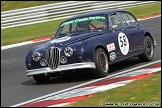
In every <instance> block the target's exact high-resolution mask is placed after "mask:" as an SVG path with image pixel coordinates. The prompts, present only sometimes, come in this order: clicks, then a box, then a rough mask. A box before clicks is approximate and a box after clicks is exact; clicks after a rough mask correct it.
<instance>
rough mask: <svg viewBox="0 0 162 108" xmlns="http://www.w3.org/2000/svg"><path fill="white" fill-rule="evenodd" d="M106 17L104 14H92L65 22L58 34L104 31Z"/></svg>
mask: <svg viewBox="0 0 162 108" xmlns="http://www.w3.org/2000/svg"><path fill="white" fill-rule="evenodd" d="M105 20H106V18H105V17H103V16H91V17H83V18H78V19H73V20H69V21H66V22H63V23H62V24H61V25H60V27H59V29H58V31H57V34H56V36H59V35H63V34H72V33H81V32H83V33H85V32H93V31H102V30H103V29H104V25H105Z"/></svg>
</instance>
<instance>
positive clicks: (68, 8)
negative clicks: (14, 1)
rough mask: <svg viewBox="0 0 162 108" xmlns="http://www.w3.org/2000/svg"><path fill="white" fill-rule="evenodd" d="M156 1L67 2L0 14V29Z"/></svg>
mask: <svg viewBox="0 0 162 108" xmlns="http://www.w3.org/2000/svg"><path fill="white" fill-rule="evenodd" d="M155 2H158V1H68V2H61V3H55V4H49V5H42V6H35V7H30V8H23V9H17V10H11V11H4V12H1V29H5V28H10V27H16V26H22V25H28V24H35V23H40V22H47V21H52V20H58V19H63V18H68V17H70V16H73V15H76V14H81V13H85V12H91V11H94V10H103V9H114V8H123V7H131V6H136V5H143V4H149V3H155Z"/></svg>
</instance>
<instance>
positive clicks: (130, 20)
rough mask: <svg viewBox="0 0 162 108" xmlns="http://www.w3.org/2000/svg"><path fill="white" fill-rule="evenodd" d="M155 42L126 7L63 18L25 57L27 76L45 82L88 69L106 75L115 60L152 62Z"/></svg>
mask: <svg viewBox="0 0 162 108" xmlns="http://www.w3.org/2000/svg"><path fill="white" fill-rule="evenodd" d="M154 48H155V41H154V40H153V37H152V35H151V33H150V32H149V31H148V30H147V29H146V28H145V27H143V26H142V25H140V24H139V22H138V21H137V19H136V18H135V16H134V15H133V14H131V13H130V12H127V11H125V10H101V11H95V12H90V13H85V14H82V15H77V16H74V17H71V18H68V19H66V20H65V21H63V22H62V23H61V24H60V25H59V27H58V30H57V32H56V34H55V35H54V36H52V37H51V39H50V40H49V41H48V42H46V43H45V44H42V45H38V46H36V47H34V48H32V49H31V50H30V51H29V53H28V54H27V56H26V67H27V71H26V75H27V76H33V78H34V79H35V80H36V81H37V82H45V81H48V80H49V79H50V77H53V76H55V75H57V74H56V73H63V72H65V71H66V72H67V71H76V72H77V71H79V70H83V69H89V70H90V71H91V73H92V75H93V76H94V77H105V76H107V75H108V73H109V66H110V65H111V64H113V63H116V62H119V61H122V60H125V59H128V58H130V57H139V59H140V60H141V61H151V60H152V59H153V56H154Z"/></svg>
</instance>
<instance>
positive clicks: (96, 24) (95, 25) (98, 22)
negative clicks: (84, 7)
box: [89, 20, 104, 30]
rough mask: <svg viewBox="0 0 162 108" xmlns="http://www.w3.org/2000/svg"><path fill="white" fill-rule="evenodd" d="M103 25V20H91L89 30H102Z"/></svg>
mask: <svg viewBox="0 0 162 108" xmlns="http://www.w3.org/2000/svg"><path fill="white" fill-rule="evenodd" d="M103 25H104V22H103V20H93V21H91V22H90V25H89V27H90V29H91V30H94V29H101V30H103Z"/></svg>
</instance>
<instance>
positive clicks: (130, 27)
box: [119, 12, 143, 54]
mask: <svg viewBox="0 0 162 108" xmlns="http://www.w3.org/2000/svg"><path fill="white" fill-rule="evenodd" d="M119 17H120V20H121V22H122V24H123V26H124V29H125V30H126V31H127V32H128V34H129V35H130V41H131V43H130V45H131V47H130V51H132V53H133V54H137V53H139V52H140V51H141V50H142V47H143V44H142V43H143V32H142V29H141V28H140V26H139V24H138V22H137V20H136V18H135V17H134V16H133V15H132V14H130V13H128V12H119Z"/></svg>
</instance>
